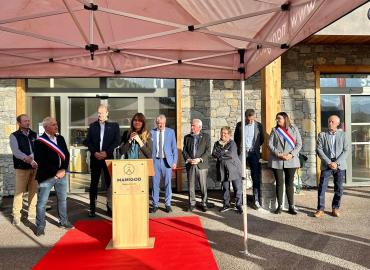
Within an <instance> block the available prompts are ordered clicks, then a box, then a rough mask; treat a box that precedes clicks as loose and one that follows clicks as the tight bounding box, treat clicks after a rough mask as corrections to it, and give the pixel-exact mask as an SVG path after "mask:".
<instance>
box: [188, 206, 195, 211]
mask: <svg viewBox="0 0 370 270" xmlns="http://www.w3.org/2000/svg"><path fill="white" fill-rule="evenodd" d="M194 208H195V206H194V205H190V206H189V207H188V210H187V211H188V212H193V211H194Z"/></svg>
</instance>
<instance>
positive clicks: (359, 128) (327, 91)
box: [320, 74, 370, 186]
mask: <svg viewBox="0 0 370 270" xmlns="http://www.w3.org/2000/svg"><path fill="white" fill-rule="evenodd" d="M320 86H321V96H320V104H321V130H322V131H324V130H325V129H326V128H327V119H328V117H329V116H330V115H332V114H335V115H338V116H339V117H340V119H341V124H340V129H342V130H344V131H346V134H347V139H348V141H349V142H350V149H349V154H348V158H347V164H348V169H347V172H346V185H353V186H360V185H370V75H366V74H365V75H364V74H356V75H351V74H321V78H320Z"/></svg>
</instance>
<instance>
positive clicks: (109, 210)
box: [107, 204, 112, 217]
mask: <svg viewBox="0 0 370 270" xmlns="http://www.w3.org/2000/svg"><path fill="white" fill-rule="evenodd" d="M107 215H108V216H109V217H112V208H110V207H109V205H108V204H107Z"/></svg>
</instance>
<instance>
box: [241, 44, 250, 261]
mask: <svg viewBox="0 0 370 270" xmlns="http://www.w3.org/2000/svg"><path fill="white" fill-rule="evenodd" d="M238 52H239V56H240V67H239V73H240V87H241V90H240V96H241V111H240V115H241V137H242V156H241V159H242V160H241V162H242V187H243V232H244V234H243V236H244V237H243V240H244V241H243V242H244V251H242V252H243V253H244V254H245V255H249V253H248V218H247V179H246V159H247V157H246V153H245V150H246V149H245V136H244V134H245V113H244V112H245V96H244V95H245V94H244V92H245V91H244V90H245V65H244V54H245V49H240V50H238Z"/></svg>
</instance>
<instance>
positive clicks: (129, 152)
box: [120, 113, 152, 159]
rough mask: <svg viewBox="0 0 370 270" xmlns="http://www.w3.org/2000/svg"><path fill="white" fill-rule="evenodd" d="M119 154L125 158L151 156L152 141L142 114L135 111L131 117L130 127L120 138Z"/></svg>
mask: <svg viewBox="0 0 370 270" xmlns="http://www.w3.org/2000/svg"><path fill="white" fill-rule="evenodd" d="M120 154H121V155H124V157H125V159H146V158H152V142H151V139H150V132H149V131H148V130H147V128H146V122H145V116H144V114H142V113H136V114H135V115H134V117H132V120H131V125H130V129H129V130H127V131H125V132H124V133H123V135H122V138H121V145H120Z"/></svg>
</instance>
